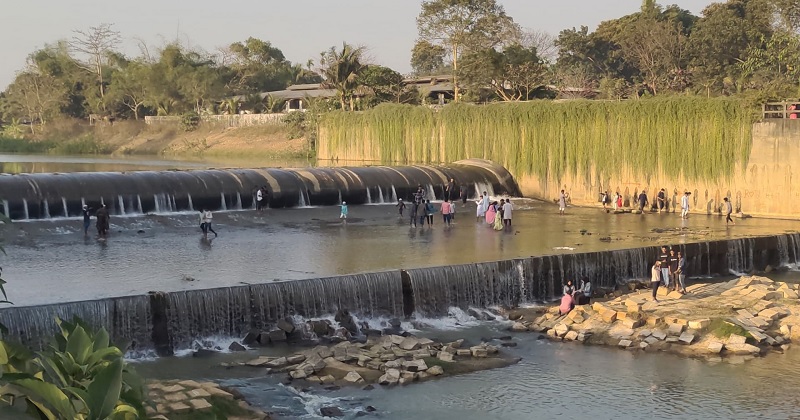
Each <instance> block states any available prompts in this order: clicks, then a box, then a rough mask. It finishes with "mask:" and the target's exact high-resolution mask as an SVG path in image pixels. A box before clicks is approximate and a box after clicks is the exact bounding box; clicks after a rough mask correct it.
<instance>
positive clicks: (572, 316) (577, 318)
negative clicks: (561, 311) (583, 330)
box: [567, 311, 585, 324]
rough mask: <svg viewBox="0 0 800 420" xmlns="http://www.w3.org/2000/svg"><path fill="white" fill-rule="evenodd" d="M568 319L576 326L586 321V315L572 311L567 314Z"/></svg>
mask: <svg viewBox="0 0 800 420" xmlns="http://www.w3.org/2000/svg"><path fill="white" fill-rule="evenodd" d="M567 318H568V319H569V320H571V321H572V322H574V323H576V324H580V323H582V322H583V321H584V320H585V318H584V313H583V312H581V311H570V312H569V313H568V314H567Z"/></svg>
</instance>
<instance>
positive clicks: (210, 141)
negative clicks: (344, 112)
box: [0, 120, 310, 159]
mask: <svg viewBox="0 0 800 420" xmlns="http://www.w3.org/2000/svg"><path fill="white" fill-rule="evenodd" d="M289 137H290V136H289V130H288V128H287V127H285V126H283V125H263V126H251V127H237V128H230V127H225V126H222V125H215V124H201V125H200V126H199V127H197V128H196V129H195V130H193V131H185V130H183V129H182V128H181V127H180V126H179V125H177V124H157V125H147V124H145V123H144V122H143V121H119V122H115V123H114V124H98V125H94V126H89V125H88V124H87V123H85V122H83V121H76V120H62V121H54V122H50V123H48V124H47V125H46V126H44V127H39V128H38V131H37V132H36V133H35V134H33V135H30V134H29V135H27V136H26V137H25V138H5V137H0V152H5V153H9V152H10V153H47V154H62V155H81V154H94V155H109V154H117V155H176V156H181V155H191V156H215V157H256V158H264V159H287V158H288V159H291V158H306V157H308V156H310V153H309V151H308V148H307V145H306V141H305V139H302V138H299V139H290V138H289Z"/></svg>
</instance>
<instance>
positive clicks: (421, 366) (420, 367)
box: [403, 359, 428, 372]
mask: <svg viewBox="0 0 800 420" xmlns="http://www.w3.org/2000/svg"><path fill="white" fill-rule="evenodd" d="M403 369H405V370H406V371H408V372H422V371H424V370H428V365H427V364H425V361H424V360H422V359H419V360H409V361H405V362H403Z"/></svg>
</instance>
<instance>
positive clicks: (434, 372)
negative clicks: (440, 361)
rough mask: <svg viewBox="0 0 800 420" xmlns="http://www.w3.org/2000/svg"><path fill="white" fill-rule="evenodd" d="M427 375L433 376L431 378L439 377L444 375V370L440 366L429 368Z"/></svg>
mask: <svg viewBox="0 0 800 420" xmlns="http://www.w3.org/2000/svg"><path fill="white" fill-rule="evenodd" d="M425 373H427V374H428V375H431V376H439V375H441V374H443V373H444V369H442V367H441V366H438V365H437V366H431V367H429V368H428V370H426V371H425Z"/></svg>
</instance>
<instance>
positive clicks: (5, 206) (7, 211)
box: [3, 200, 11, 219]
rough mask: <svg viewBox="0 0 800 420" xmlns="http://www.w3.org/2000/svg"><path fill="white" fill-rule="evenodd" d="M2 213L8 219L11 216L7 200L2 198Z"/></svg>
mask: <svg viewBox="0 0 800 420" xmlns="http://www.w3.org/2000/svg"><path fill="white" fill-rule="evenodd" d="M3 214H5V215H6V217H8V218H9V219H10V218H11V212H9V210H8V200H3Z"/></svg>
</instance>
